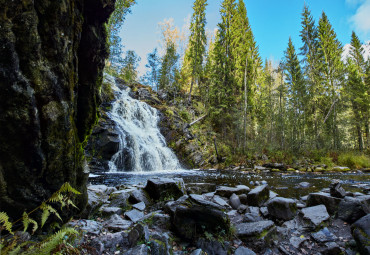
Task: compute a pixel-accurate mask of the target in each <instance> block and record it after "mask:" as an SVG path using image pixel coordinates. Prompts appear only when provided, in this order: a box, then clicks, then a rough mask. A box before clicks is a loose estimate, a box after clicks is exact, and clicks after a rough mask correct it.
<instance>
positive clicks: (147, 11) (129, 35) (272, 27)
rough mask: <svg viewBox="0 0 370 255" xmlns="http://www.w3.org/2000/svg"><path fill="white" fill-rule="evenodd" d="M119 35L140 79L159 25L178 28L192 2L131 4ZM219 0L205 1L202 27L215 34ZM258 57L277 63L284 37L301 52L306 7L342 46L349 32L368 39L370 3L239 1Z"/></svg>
mask: <svg viewBox="0 0 370 255" xmlns="http://www.w3.org/2000/svg"><path fill="white" fill-rule="evenodd" d="M136 1H137V3H136V5H134V6H133V7H132V13H131V14H129V15H128V16H127V17H126V21H125V23H124V25H123V29H122V31H121V37H122V44H123V45H124V46H125V49H124V51H126V50H134V51H135V52H136V53H137V54H138V55H139V56H140V57H141V63H140V67H139V72H140V74H143V73H144V72H145V64H146V62H147V60H146V55H147V54H148V53H150V52H151V51H152V50H153V49H154V48H155V47H159V40H160V32H159V27H158V23H159V22H161V21H163V20H164V19H169V18H173V19H174V23H175V25H176V26H177V27H179V29H181V28H183V27H184V25H185V24H186V20H189V18H190V16H191V14H192V6H193V2H194V0H136ZM221 2H222V1H221V0H208V6H207V10H206V18H207V28H208V29H209V30H214V29H215V28H216V27H217V23H218V22H219V19H220V15H219V9H220V5H221ZM244 2H245V4H246V7H247V12H248V18H249V21H250V23H251V27H252V30H253V33H254V35H255V39H256V41H257V44H258V45H259V49H260V55H261V57H262V58H263V59H266V58H267V59H273V60H275V61H277V60H279V59H281V58H282V57H283V54H284V50H285V49H286V47H287V44H288V39H289V36H291V37H292V39H293V43H294V45H295V47H296V49H298V48H299V47H301V44H302V43H301V40H300V38H299V31H300V30H301V24H300V22H301V13H302V9H303V6H304V3H306V4H307V5H308V6H309V8H310V10H311V12H312V14H313V16H314V18H315V20H316V22H317V21H318V20H319V18H320V16H321V13H322V11H325V13H326V14H327V16H328V18H329V21H330V22H331V24H332V26H333V27H334V30H335V32H336V33H337V36H338V39H339V40H340V41H341V42H342V44H343V45H345V44H347V43H349V42H350V38H351V33H352V30H354V31H355V32H356V33H357V34H358V36H359V37H360V40H361V41H362V42H367V41H369V40H370V0H305V1H304V0H244Z"/></svg>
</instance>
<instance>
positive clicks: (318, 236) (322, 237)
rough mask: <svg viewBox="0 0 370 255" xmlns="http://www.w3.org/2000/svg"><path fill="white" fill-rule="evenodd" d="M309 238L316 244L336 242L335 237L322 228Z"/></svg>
mask: <svg viewBox="0 0 370 255" xmlns="http://www.w3.org/2000/svg"><path fill="white" fill-rule="evenodd" d="M311 236H312V238H313V239H314V240H315V241H316V242H318V243H327V242H334V241H336V240H337V237H336V236H335V235H334V234H333V233H331V232H330V231H329V229H328V228H323V229H321V230H320V231H318V232H316V233H312V234H311Z"/></svg>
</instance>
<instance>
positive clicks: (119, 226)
mask: <svg viewBox="0 0 370 255" xmlns="http://www.w3.org/2000/svg"><path fill="white" fill-rule="evenodd" d="M131 226H132V222H131V221H128V220H124V219H122V218H121V217H120V216H118V215H117V214H113V215H112V216H111V217H110V218H109V220H107V221H105V222H104V227H105V228H107V229H109V230H112V231H122V230H127V229H129V228H130V227H131Z"/></svg>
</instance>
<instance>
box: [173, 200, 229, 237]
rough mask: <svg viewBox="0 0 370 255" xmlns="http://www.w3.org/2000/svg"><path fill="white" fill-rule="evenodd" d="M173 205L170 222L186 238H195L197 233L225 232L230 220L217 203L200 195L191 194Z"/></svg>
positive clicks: (227, 231) (227, 229) (218, 233)
mask: <svg viewBox="0 0 370 255" xmlns="http://www.w3.org/2000/svg"><path fill="white" fill-rule="evenodd" d="M172 206H174V214H173V215H171V222H172V224H173V227H174V229H175V231H176V232H177V233H178V234H179V235H180V236H182V237H184V238H186V239H195V238H196V237H197V236H198V235H201V234H204V233H205V232H208V233H210V234H214V233H216V234H217V235H220V233H224V234H227V233H229V230H230V221H229V218H228V217H227V215H226V214H225V213H224V212H223V211H222V207H221V206H219V205H218V204H215V203H213V202H210V201H207V200H205V199H204V198H203V197H202V196H200V195H195V194H192V195H190V197H189V198H188V199H186V200H185V201H182V202H181V203H178V204H176V205H172Z"/></svg>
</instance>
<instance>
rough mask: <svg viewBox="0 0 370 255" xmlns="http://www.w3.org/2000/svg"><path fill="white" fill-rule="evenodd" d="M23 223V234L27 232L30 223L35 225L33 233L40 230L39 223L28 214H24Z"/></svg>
mask: <svg viewBox="0 0 370 255" xmlns="http://www.w3.org/2000/svg"><path fill="white" fill-rule="evenodd" d="M22 222H23V226H24V230H23V232H26V230H27V229H28V226H29V225H30V223H31V224H32V225H33V228H32V233H35V231H36V230H37V229H38V226H39V225H38V224H37V222H36V221H35V220H34V219H31V218H30V217H29V215H28V214H27V213H26V212H24V213H23V217H22Z"/></svg>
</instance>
